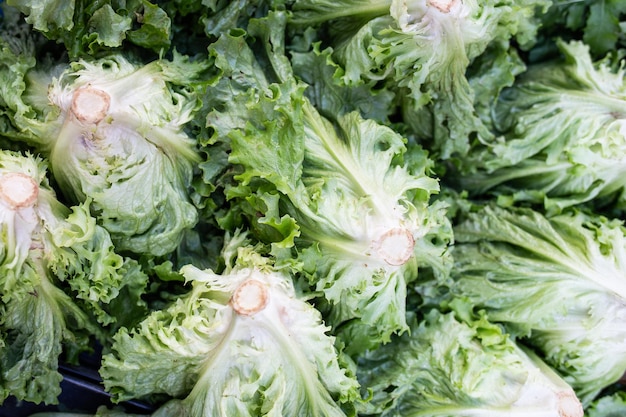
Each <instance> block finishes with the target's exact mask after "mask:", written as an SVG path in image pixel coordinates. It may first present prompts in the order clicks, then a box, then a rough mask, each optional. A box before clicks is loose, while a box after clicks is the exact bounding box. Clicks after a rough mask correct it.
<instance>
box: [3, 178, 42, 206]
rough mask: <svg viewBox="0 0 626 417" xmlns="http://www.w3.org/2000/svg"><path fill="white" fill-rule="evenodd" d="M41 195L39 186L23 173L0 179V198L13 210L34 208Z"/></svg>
mask: <svg viewBox="0 0 626 417" xmlns="http://www.w3.org/2000/svg"><path fill="white" fill-rule="evenodd" d="M38 195H39V185H38V184H37V183H36V182H35V180H34V179H33V178H31V177H29V176H28V175H26V174H22V173H21V172H10V173H8V174H5V175H3V176H2V177H0V198H2V200H3V201H4V202H5V203H7V204H8V205H9V206H10V207H11V209H13V210H15V209H21V208H26V207H32V206H33V204H35V201H37V197H38Z"/></svg>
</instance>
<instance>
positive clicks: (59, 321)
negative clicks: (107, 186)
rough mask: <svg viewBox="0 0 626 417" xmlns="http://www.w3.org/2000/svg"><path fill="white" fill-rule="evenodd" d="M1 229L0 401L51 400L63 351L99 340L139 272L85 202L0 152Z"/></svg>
mask: <svg viewBox="0 0 626 417" xmlns="http://www.w3.org/2000/svg"><path fill="white" fill-rule="evenodd" d="M0 229H1V236H2V240H1V242H0V311H2V318H1V319H0V335H1V340H2V342H1V343H0V400H2V401H3V400H4V399H5V398H6V397H7V396H8V395H13V396H15V397H17V398H18V399H20V400H27V401H31V402H36V403H39V402H45V403H55V402H56V401H57V396H58V395H59V393H60V391H61V388H60V385H59V384H60V381H61V375H60V373H59V372H58V371H57V367H58V360H59V356H60V355H61V353H62V349H63V348H64V347H65V348H66V349H67V351H66V352H75V353H77V352H80V351H84V350H87V349H89V348H90V344H89V340H90V339H89V338H90V337H93V336H96V337H98V338H100V340H102V341H104V338H105V336H106V334H105V331H106V330H105V328H104V326H98V322H99V323H100V324H101V325H108V324H111V323H112V322H114V321H115V319H116V318H115V314H114V315H112V314H111V313H116V312H115V311H112V310H114V309H109V308H107V305H108V304H109V303H111V302H112V301H113V300H114V299H116V298H117V297H118V296H120V294H121V291H122V288H123V287H124V286H125V281H126V280H128V281H129V282H130V281H133V282H134V283H136V282H137V280H138V279H141V276H139V278H137V276H136V275H131V274H130V273H129V274H126V272H127V269H126V267H125V261H124V259H123V258H122V257H121V256H120V255H117V254H116V253H115V252H113V249H114V248H113V244H112V242H111V239H110V237H109V235H108V233H107V232H106V231H105V230H104V229H103V228H101V227H100V226H97V225H96V221H95V219H94V218H92V217H90V215H89V207H88V203H86V204H83V205H80V206H75V207H72V208H71V209H70V208H68V207H66V206H64V205H63V204H62V203H60V202H59V201H58V200H57V199H56V196H55V193H54V191H53V189H52V188H51V187H50V185H49V183H48V180H47V178H46V165H45V163H44V161H43V160H41V159H40V158H37V157H33V156H30V155H26V156H22V155H21V154H18V153H14V152H9V151H3V152H2V153H0ZM127 290H130V288H127ZM129 295H130V294H129ZM127 300H129V301H130V298H127Z"/></svg>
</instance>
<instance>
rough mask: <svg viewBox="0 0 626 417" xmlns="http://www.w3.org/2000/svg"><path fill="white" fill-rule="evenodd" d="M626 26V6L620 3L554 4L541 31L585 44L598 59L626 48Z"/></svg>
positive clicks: (610, 0)
mask: <svg viewBox="0 0 626 417" xmlns="http://www.w3.org/2000/svg"><path fill="white" fill-rule="evenodd" d="M625 23H626V4H624V2H622V1H619V0H579V1H568V0H554V1H553V4H552V6H551V7H550V8H549V9H548V11H547V12H546V14H545V16H543V17H542V30H541V31H542V32H543V33H544V36H546V37H549V36H562V37H567V38H568V39H578V40H581V41H584V42H585V44H587V45H588V46H589V48H590V50H591V52H592V54H593V56H594V57H596V58H598V57H601V56H604V55H606V54H607V53H609V52H611V51H614V50H616V49H618V48H623V47H624V46H625V44H624V41H625V40H626V37H625V30H624V29H625V26H624V25H625Z"/></svg>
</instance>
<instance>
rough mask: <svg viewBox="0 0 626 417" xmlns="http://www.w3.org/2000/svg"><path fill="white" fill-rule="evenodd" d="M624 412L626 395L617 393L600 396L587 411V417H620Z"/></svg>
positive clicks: (625, 410)
mask: <svg viewBox="0 0 626 417" xmlns="http://www.w3.org/2000/svg"><path fill="white" fill-rule="evenodd" d="M625 412H626V394H625V393H624V392H623V391H618V392H615V393H613V394H610V395H606V396H602V397H600V398H599V399H598V400H596V401H594V402H593V403H592V404H591V406H589V408H588V409H587V414H586V415H587V416H588V417H620V416H623V415H624V413H625Z"/></svg>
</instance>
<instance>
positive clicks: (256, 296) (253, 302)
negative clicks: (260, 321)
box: [230, 278, 269, 316]
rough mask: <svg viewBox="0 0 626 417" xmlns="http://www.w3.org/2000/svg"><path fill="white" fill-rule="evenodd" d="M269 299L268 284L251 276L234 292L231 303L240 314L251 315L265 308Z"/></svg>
mask: <svg viewBox="0 0 626 417" xmlns="http://www.w3.org/2000/svg"><path fill="white" fill-rule="evenodd" d="M268 299H269V292H268V291H267V286H266V285H265V284H263V283H262V282H261V281H259V280H256V279H254V278H251V279H248V280H246V281H244V282H242V283H241V284H240V285H239V286H238V287H237V289H236V290H235V291H234V292H233V295H232V297H231V299H230V305H231V306H232V308H233V310H235V312H236V313H237V314H239V315H240V316H251V315H254V314H255V313H258V312H259V311H261V310H263V309H264V308H265V306H266V305H267V302H268Z"/></svg>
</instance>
